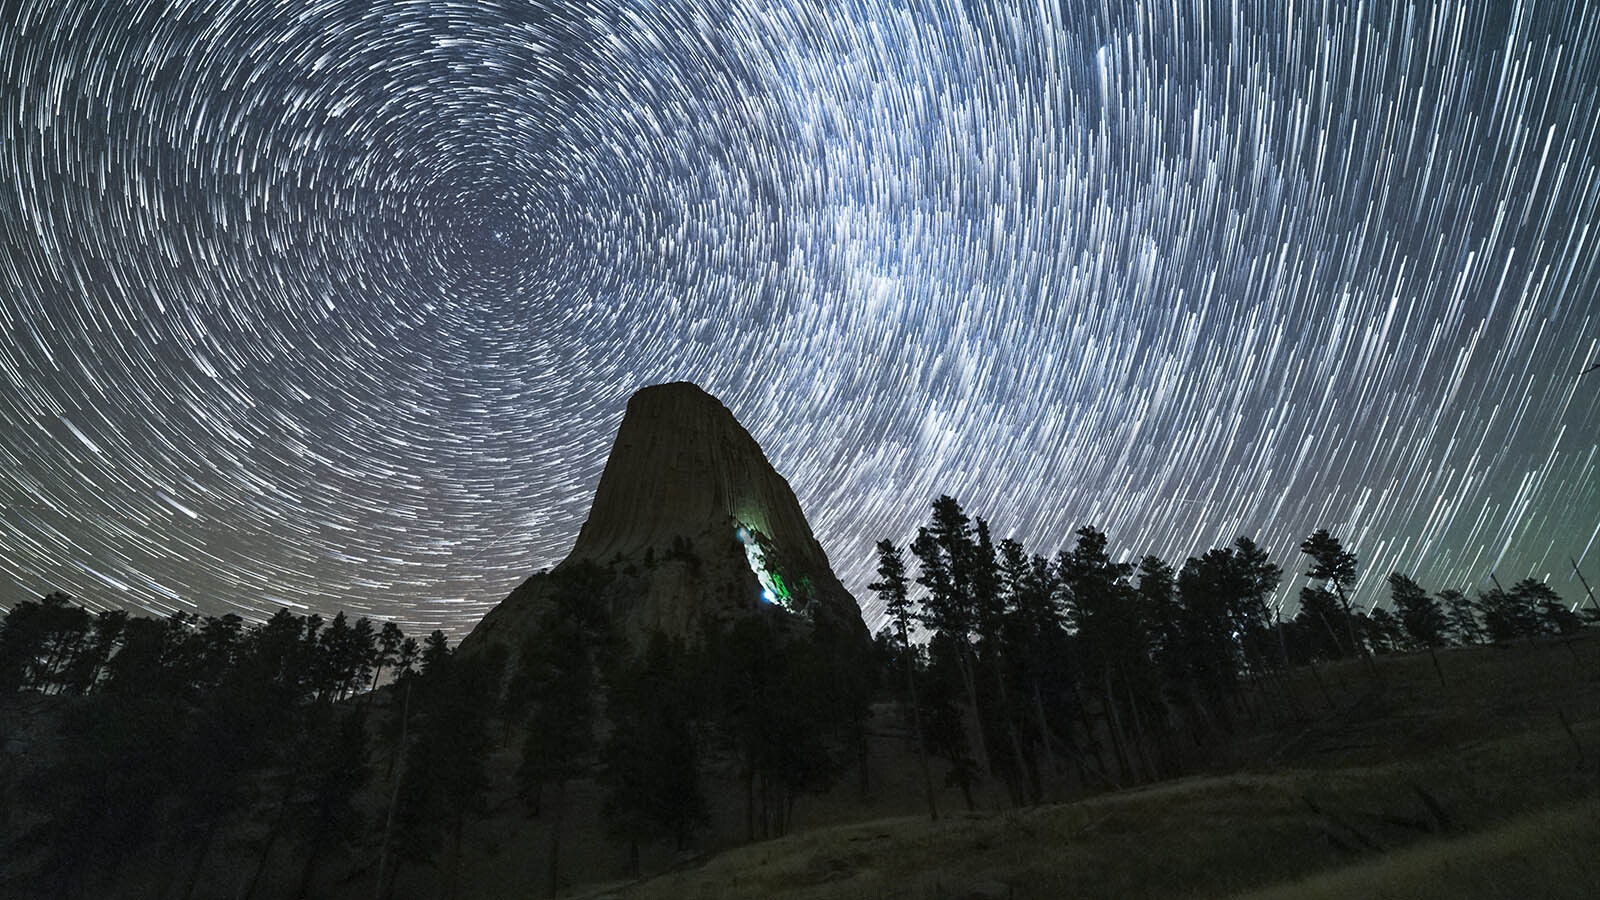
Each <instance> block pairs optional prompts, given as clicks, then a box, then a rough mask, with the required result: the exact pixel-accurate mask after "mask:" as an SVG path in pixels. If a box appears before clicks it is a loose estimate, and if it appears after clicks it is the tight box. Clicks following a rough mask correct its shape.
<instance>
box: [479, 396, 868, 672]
mask: <svg viewBox="0 0 1600 900" xmlns="http://www.w3.org/2000/svg"><path fill="white" fill-rule="evenodd" d="M585 568H586V569H587V570H588V571H602V572H604V575H603V577H601V578H590V579H588V582H587V583H588V584H590V585H592V586H593V587H592V590H593V592H594V594H595V595H594V596H593V597H592V598H585V601H584V602H593V603H598V604H604V606H605V612H606V614H607V618H609V620H610V621H612V622H614V623H616V624H617V625H618V626H620V630H621V633H622V634H624V635H626V636H627V637H629V638H630V639H633V640H638V639H640V638H642V637H643V636H645V635H648V634H649V633H651V632H654V631H659V632H662V633H665V634H667V635H669V636H672V637H680V638H685V639H688V640H695V639H696V638H697V636H698V635H701V634H706V633H710V632H712V631H714V630H715V629H716V628H717V627H718V626H720V625H722V624H726V623H727V622H730V621H732V620H734V619H736V618H738V617H739V616H741V615H748V614H750V613H752V612H753V611H756V610H762V609H767V610H772V611H779V610H781V611H783V612H786V613H788V614H789V615H790V616H791V617H792V618H793V619H794V620H795V621H796V622H803V621H809V622H814V623H826V624H827V625H829V626H830V627H832V628H834V629H837V630H838V631H840V632H842V633H845V634H849V635H853V636H855V637H858V638H859V639H860V640H862V641H865V640H866V639H867V630H866V626H865V625H864V624H863V622H862V620H861V610H860V608H859V607H858V606H857V605H856V602H855V600H854V599H853V598H852V597H851V596H850V594H849V592H848V591H846V590H845V589H844V586H843V585H841V584H840V583H839V579H838V577H837V576H835V575H834V573H833V569H832V568H831V567H830V566H829V564H828V558H827V555H826V554H825V553H824V552H823V550H822V547H821V545H820V544H818V543H817V540H816V537H815V536H813V535H812V533H811V528H810V526H809V525H808V524H807V523H806V518H805V515H804V514H803V513H802V512H801V511H800V503H799V501H798V500H797V499H796V498H795V495H794V491H793V490H792V489H790V487H789V484H788V482H786V481H785V480H784V479H783V476H781V475H779V474H778V473H777V471H776V470H775V469H773V468H772V464H771V463H769V462H768V461H767V458H766V455H765V454H763V453H762V452H761V447H760V446H759V445H758V444H757V443H756V441H755V439H754V438H752V437H751V436H750V433H749V432H748V431H746V430H745V429H744V427H743V426H742V425H740V424H739V422H738V420H737V419H735V418H734V416H733V413H731V412H730V411H729V410H728V408H727V407H725V406H723V405H722V403H721V402H719V401H718V400H717V399H716V398H715V397H712V396H711V395H710V394H708V393H706V392H705V391H703V390H701V389H700V388H699V387H698V386H696V385H694V384H690V383H688V382H675V383H672V384H662V385H656V386H653V387H647V388H644V389H643V390H640V391H639V392H637V393H636V394H634V395H633V397H632V398H631V399H630V400H629V401H628V408H627V412H626V413H625V414H624V416H623V419H622V425H621V427H619V428H618V430H617V438H616V441H615V443H614V444H613V446H612V449H611V455H610V457H609V458H608V459H607V461H606V466H605V472H604V473H603V474H602V475H601V477H600V484H599V487H598V488H597V489H596V491H595V498H594V504H593V506H592V507H591V508H590V511H589V518H588V520H587V521H586V522H585V523H584V525H583V528H582V530H581V531H580V532H579V534H578V539H577V542H576V543H575V544H574V546H573V548H572V552H571V553H570V554H568V556H567V558H566V559H565V560H563V561H562V562H561V564H560V565H558V566H556V567H555V568H554V569H553V570H551V572H549V573H547V574H540V575H535V576H533V577H532V578H529V579H528V580H527V581H525V582H524V583H523V584H522V585H520V586H519V587H518V588H517V589H516V590H514V591H512V592H511V595H510V596H508V597H507V598H506V599H505V600H504V601H503V602H501V603H500V605H499V606H497V607H495V608H494V609H493V610H491V611H490V612H489V614H488V615H487V616H485V617H484V619H483V621H482V622H480V623H479V624H478V626H477V627H476V628H474V629H473V631H472V633H471V634H469V635H468V636H467V637H466V639H465V640H463V642H462V645H461V646H462V650H463V651H467V652H474V651H475V650H477V649H480V648H483V647H486V646H489V645H493V644H501V645H503V646H505V647H506V648H507V649H508V650H510V651H512V652H515V650H516V647H517V645H518V642H519V641H520V640H521V639H522V637H523V636H525V635H526V634H527V633H528V631H529V630H530V629H533V628H537V627H538V621H539V617H540V616H541V615H542V614H543V612H544V611H545V610H546V609H547V608H548V606H549V603H550V600H549V595H550V593H551V591H552V590H554V584H555V582H556V581H557V580H559V579H561V578H562V576H563V575H564V574H566V575H571V574H572V573H573V572H575V571H577V570H580V569H585Z"/></svg>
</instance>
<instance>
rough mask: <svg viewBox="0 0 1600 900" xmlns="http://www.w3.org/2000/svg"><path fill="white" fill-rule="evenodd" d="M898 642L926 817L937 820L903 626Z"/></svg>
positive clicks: (914, 664) (912, 661)
mask: <svg viewBox="0 0 1600 900" xmlns="http://www.w3.org/2000/svg"><path fill="white" fill-rule="evenodd" d="M900 643H901V645H902V646H903V647H905V648H906V694H907V695H908V696H909V697H910V698H911V730H912V732H913V734H914V735H915V736H916V741H917V767H918V768H919V769H920V770H921V772H922V794H923V796H924V797H926V798H927V799H928V818H929V819H931V820H933V821H936V822H937V821H938V820H939V807H938V805H937V804H936V803H935V802H934V796H933V775H932V774H931V773H930V772H929V771H928V746H927V744H925V743H924V742H923V740H922V705H921V704H920V703H918V702H917V673H916V668H917V661H916V655H915V654H914V653H912V652H911V644H910V643H909V642H908V641H907V639H906V630H905V628H901V629H900Z"/></svg>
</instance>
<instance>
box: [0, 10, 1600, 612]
mask: <svg viewBox="0 0 1600 900" xmlns="http://www.w3.org/2000/svg"><path fill="white" fill-rule="evenodd" d="M1597 207H1600V4H1597V5H1587V4H1584V3H1581V2H1566V0H1553V2H1536V3H1484V2H1480V0H1452V2H1427V0H1419V2H1416V3H1413V4H1409V5H1406V4H1386V3H1365V4H1358V3H1350V4H1346V3H1342V2H1339V3H1334V2H1296V3H1292V4H1291V3H1280V2H1277V0H1270V2H1269V0H1236V2H1233V3H1223V2H1215V3H1201V2H1190V0H1168V2H1150V3H1124V2H1118V0H1104V2H1095V3H1075V2H1067V3H1063V4H1061V5H1060V6H1059V7H1058V6H1057V5H1056V4H1055V3H1054V2H1046V3H1042V4H1041V3H1035V2H1031V0H1029V2H1016V3H1013V2H1008V0H980V2H971V3H965V4H963V3H957V2H953V0H932V2H925V3H922V2H914V3H892V2H875V0H864V2H835V0H828V2H810V3H802V2H799V0H768V2H727V3H724V2H719V0H690V2H684V3H677V2H638V3H633V2H613V3H598V2H509V0H505V2H495V0H472V2H444V0H425V2H423V0H406V2H394V0H390V2H385V0H359V2H343V0H337V2H298V3H261V2H253V0H252V2H245V0H240V2H202V3H184V2H167V3H160V2H144V0H141V2H131V3H119V2H114V0H24V2H22V3H21V5H20V6H18V5H17V4H16V3H15V2H9V3H5V4H3V5H0V223H3V232H0V240H3V244H0V249H3V252H0V605H10V604H13V603H15V602H17V601H20V600H23V599H31V598H37V597H38V596H40V595H41V594H43V593H44V592H46V591H48V590H51V589H61V590H65V591H66V592H68V593H70V594H72V595H74V596H76V597H78V598H79V599H81V600H82V601H84V602H85V603H87V604H89V605H91V606H93V607H96V608H104V607H112V606H131V607H135V608H141V609H145V610H149V611H151V612H156V613H166V612H170V611H173V610H180V609H181V610H189V611H199V612H202V613H207V614H221V613H225V612H238V613H241V614H243V615H246V616H247V617H249V618H260V617H263V616H265V615H269V614H270V613H271V612H272V611H273V610H274V609H275V608H276V607H277V606H279V605H288V606H290V607H292V608H294V609H296V610H312V611H317V612H321V613H323V614H325V615H328V614H331V613H332V612H333V611H336V610H338V609H347V610H350V611H352V612H353V613H362V614H369V615H376V616H382V617H392V618H394V619H396V620H397V621H399V622H400V623H401V624H402V626H403V627H406V628H407V629H408V630H411V629H413V628H415V629H431V628H434V627H443V628H445V629H446V630H447V631H449V632H451V633H453V634H456V635H459V634H463V633H465V631H466V630H467V629H469V628H470V627H471V625H472V624H474V623H475V622H476V621H477V620H478V619H479V618H480V617H481V616H482V614H483V613H484V612H485V611H486V610H487V609H488V608H489V607H490V606H491V605H493V604H494V603H495V602H497V601H499V600H500V599H501V598H502V597H504V596H505V594H506V593H507V592H508V591H509V590H510V589H511V588H512V587H513V586H515V585H516V584H517V583H518V582H519V581H521V580H522V579H523V578H524V577H526V576H527V575H528V574H530V573H532V572H534V571H535V570H537V569H540V568H542V567H546V566H549V565H551V564H553V563H555V562H558V561H559V560H560V559H561V558H562V557H563V556H564V555H565V553H566V551H567V550H568V548H569V547H570V546H571V543H572V540H573V538H574V537H575V536H576V534H577V530H578V528H579V526H580V525H581V524H582V521H583V518H584V516H585V514H586V513H587V509H588V503H589V500H590V497H591V495H592V492H593V489H594V486H595V483H596V481H597V480H598V478H599V474H600V470H601V467H602V466H603V465H604V462H605V457H606V452H607V450H608V449H609V446H610V442H611V439H612V437H613V435H614V434H615V430H616V427H617V424H618V422H619V421H620V418H621V415H622V410H623V406H624V403H625V402H626V399H627V397H628V396H629V395H630V394H631V393H632V392H633V391H634V390H636V389H637V388H639V387H642V386H644V385H648V384H652V383H656V382H662V381H670V380H680V379H687V380H692V381H694V382H696V383H698V384H700V385H701V386H703V387H705V388H706V389H707V390H708V391H710V392H711V393H713V394H714V395H716V396H717V397H719V398H720V399H721V400H722V401H723V402H724V403H726V404H727V405H728V407H729V408H730V409H732V410H733V412H734V414H735V415H736V416H738V417H739V419H740V421H742V422H743V423H744V425H745V426H746V427H747V428H748V429H749V430H750V432H751V433H752V434H753V435H754V436H755V437H756V439H757V440H758V441H759V442H760V443H761V445H762V446H763V447H764V448H765V450H766V453H767V455H768V457H769V459H771V460H772V462H773V463H774V465H775V466H776V467H777V469H778V470H779V471H780V472H781V473H782V474H783V475H784V476H786V477H787V478H788V480H789V482H790V483H791V484H792V485H793V486H794V488H795V491H796V493H797V494H798V495H799V498H800V501H801V504H802V506H803V507H804V508H805V510H806V512H807V514H808V515H809V517H810V519H811V523H812V527H813V530H814V531H815V532H816V533H817V535H818V537H819V539H820V540H821V541H822V543H823V545H824V546H825V548H826V549H827V550H828V552H829V554H830V556H831V558H832V559H833V561H834V564H835V567H836V568H837V569H838V570H839V573H840V575H841V577H842V578H843V580H844V582H845V584H846V586H847V587H850V588H851V589H852V590H854V591H855V592H856V593H857V595H858V598H860V599H862V600H863V601H866V600H868V592H867V591H866V590H865V584H866V583H867V582H868V581H869V580H871V569H872V566H873V548H872V542H873V541H874V540H876V539H878V538H881V537H891V538H895V539H902V540H903V539H907V538H909V536H910V535H911V533H912V532H913V531H914V529H915V527H916V525H917V524H918V523H919V522H921V521H923V520H924V519H925V518H926V513H927V509H928V504H929V501H931V500H932V499H933V498H934V497H935V496H937V495H938V494H940V493H949V494H952V495H955V496H957V497H959V498H960V499H961V500H962V501H963V503H964V504H965V505H966V507H967V508H968V510H969V511H970V512H973V513H975V514H981V515H985V516H987V517H988V518H989V519H990V521H991V523H992V524H993V526H994V528H995V530H996V532H997V533H998V534H999V535H1016V536H1018V537H1019V538H1021V539H1023V540H1024V541H1025V542H1026V543H1027V544H1028V545H1029V547H1030V548H1031V549H1034V550H1038V551H1043V552H1046V553H1054V552H1055V551H1056V550H1058V549H1061V548H1062V547H1065V546H1070V544H1071V542H1072V540H1073V532H1074V531H1075V530H1076V529H1077V528H1078V527H1080V526H1082V525H1084V524H1093V525H1095V526H1097V527H1099V528H1100V529H1102V530H1104V531H1106V532H1107V533H1108V534H1109V535H1110V539H1111V545H1112V547H1113V548H1114V549H1115V550H1116V551H1117V552H1119V553H1122V554H1125V557H1126V558H1130V559H1137V558H1138V557H1139V556H1142V555H1143V554H1145V553H1156V554H1158V555H1161V556H1163V557H1164V558H1166V559H1167V560H1169V561H1170V562H1172V563H1173V564H1174V565H1181V563H1182V561H1183V559H1184V558H1185V557H1186V556H1188V555H1190V554H1198V553H1200V552H1203V551H1204V550H1205V549H1207V548H1210V547H1212V546H1217V545H1221V544H1226V543H1228V542H1230V541H1232V540H1233V538H1235V537H1236V536H1238V535H1241V534H1244V535H1252V536H1254V537H1255V538H1256V539H1257V540H1258V541H1259V542H1260V543H1262V544H1263V545H1264V546H1266V547H1267V548H1268V549H1269V550H1270V551H1271V552H1272V554H1273V558H1274V559H1275V561H1277V562H1279V563H1280V564H1281V565H1283V566H1284V568H1285V569H1286V570H1288V571H1289V572H1290V573H1294V572H1297V571H1300V570H1302V569H1303V568H1304V560H1303V559H1302V557H1301V556H1300V554H1299V551H1298V546H1299V543H1300V541H1301V539H1303V538H1304V537H1305V536H1306V535H1307V534H1309V533H1310V532H1311V531H1313V530H1314V529H1316V528H1319V527H1326V528H1329V529H1331V530H1332V531H1334V533H1335V534H1337V535H1340V536H1342V537H1344V538H1345V539H1346V542H1347V544H1348V545H1349V546H1351V547H1352V548H1353V549H1354V550H1355V551H1356V553H1357V554H1358V555H1359V557H1360V558H1361V564H1362V566H1361V567H1362V583H1361V592H1360V596H1361V597H1362V599H1363V600H1365V601H1366V602H1372V601H1373V600H1375V599H1377V598H1378V597H1380V596H1381V595H1383V594H1384V593H1385V592H1386V590H1385V588H1384V586H1383V578H1384V576H1386V575H1387V574H1388V572H1390V571H1391V570H1394V569H1399V570H1401V571H1404V572H1407V573H1409V574H1411V575H1413V576H1414V577H1415V578H1416V579H1417V580H1418V581H1419V582H1421V583H1422V584H1423V585H1424V586H1425V587H1428V588H1429V589H1432V590H1438V589H1441V588H1446V587H1453V588H1461V589H1469V590H1470V589H1474V588H1477V587H1480V586H1483V585H1484V584H1486V583H1487V579H1488V576H1489V574H1490V573H1491V572H1497V573H1498V575H1499V578H1500V580H1501V581H1502V582H1503V583H1505V584H1507V585H1509V584H1510V583H1511V582H1512V581H1514V580H1516V579H1520V578H1522V577H1526V576H1529V575H1532V576H1535V577H1548V578H1549V579H1550V582H1551V584H1552V586H1553V587H1555V588H1556V589H1557V590H1558V591H1559V592H1560V593H1561V594H1562V595H1563V596H1564V597H1565V598H1566V599H1568V600H1569V601H1572V602H1576V601H1577V600H1579V599H1582V598H1583V593H1582V587H1581V586H1580V585H1578V583H1577V581H1576V579H1575V578H1574V577H1573V575H1572V571H1571V566H1570V565H1569V563H1568V558H1569V557H1574V558H1576V559H1577V560H1578V561H1579V563H1580V564H1581V565H1583V566H1584V567H1585V570H1586V574H1589V575H1590V576H1591V581H1594V580H1596V578H1600V547H1597V546H1596V536H1597V530H1600V373H1595V374H1591V375H1585V376H1582V377H1580V376H1579V374H1578V373H1579V372H1580V371H1581V370H1583V369H1584V368H1586V367H1587V366H1588V365H1589V364H1590V363H1591V362H1593V361H1594V360H1595V359H1597V358H1600V348H1597V342H1596V338H1597V337H1600V322H1597V321H1596V318H1597V316H1600V233H1597V232H1600V216H1597ZM1304 583H1305V579H1304V578H1303V577H1295V578H1291V579H1286V582H1285V587H1284V592H1285V595H1286V596H1287V595H1289V594H1291V593H1292V592H1293V591H1294V590H1295V589H1297V588H1298V587H1299V586H1300V585H1301V584H1304ZM867 608H868V612H869V616H868V622H869V625H872V624H874V622H873V615H872V613H873V611H874V609H875V607H874V606H873V605H872V604H870V603H869V604H868V606H867Z"/></svg>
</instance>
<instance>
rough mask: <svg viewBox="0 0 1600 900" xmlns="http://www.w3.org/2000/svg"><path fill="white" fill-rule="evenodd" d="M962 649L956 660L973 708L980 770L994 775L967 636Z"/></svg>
mask: <svg viewBox="0 0 1600 900" xmlns="http://www.w3.org/2000/svg"><path fill="white" fill-rule="evenodd" d="M960 651H961V652H959V653H957V654H956V662H957V664H958V666H959V668H960V669H961V681H962V686H963V687H965V688H966V690H967V703H968V706H969V708H970V709H971V710H972V719H973V722H972V724H973V726H974V727H973V729H972V730H973V732H974V734H975V736H976V737H977V740H975V741H973V744H972V747H973V749H974V750H976V751H978V759H977V763H978V770H979V771H980V772H983V773H984V774H986V775H989V776H990V777H993V776H994V763H993V761H991V760H990V758H989V740H988V738H986V737H985V736H984V733H983V710H982V707H981V706H980V705H979V703H978V683H977V679H976V678H975V677H974V675H973V672H972V648H971V647H970V646H968V645H967V643H966V640H965V638H963V639H962V642H961V647H960Z"/></svg>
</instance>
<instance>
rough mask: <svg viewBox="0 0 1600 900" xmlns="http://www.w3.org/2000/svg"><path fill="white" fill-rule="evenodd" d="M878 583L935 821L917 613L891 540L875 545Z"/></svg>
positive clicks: (902, 563) (901, 558) (875, 588)
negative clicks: (914, 637) (914, 626)
mask: <svg viewBox="0 0 1600 900" xmlns="http://www.w3.org/2000/svg"><path fill="white" fill-rule="evenodd" d="M878 579H879V580H878V581H875V582H873V583H872V584H869V585H867V588H868V589H869V590H872V591H875V592H876V593H877V595H878V599H879V600H881V601H883V606H884V612H885V613H886V614H887V615H888V616H889V622H890V624H891V625H892V626H893V629H894V631H893V636H892V640H893V642H894V643H893V649H894V653H895V656H896V658H897V659H898V660H899V663H900V667H901V668H902V669H904V670H905V682H906V706H907V708H909V709H910V711H911V729H912V735H913V736H914V739H915V740H916V744H917V766H918V768H919V769H920V771H921V773H922V792H923V795H924V796H925V797H926V798H927V801H928V818H930V819H934V820H937V819H938V818H939V808H938V805H937V804H936V801H935V799H934V794H933V777H932V776H931V775H930V774H929V772H928V747H927V739H926V737H925V736H924V734H923V731H922V710H921V704H920V703H919V702H918V700H917V651H916V649H915V648H914V647H913V646H912V644H911V633H910V628H911V621H912V618H913V617H914V616H915V614H916V607H915V606H914V605H913V604H912V602H911V598H910V594H909V588H910V582H909V580H908V579H907V578H906V563H905V557H904V555H903V554H902V553H901V551H900V548H899V547H896V546H895V545H894V542H893V541H888V540H883V541H879V542H878Z"/></svg>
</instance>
